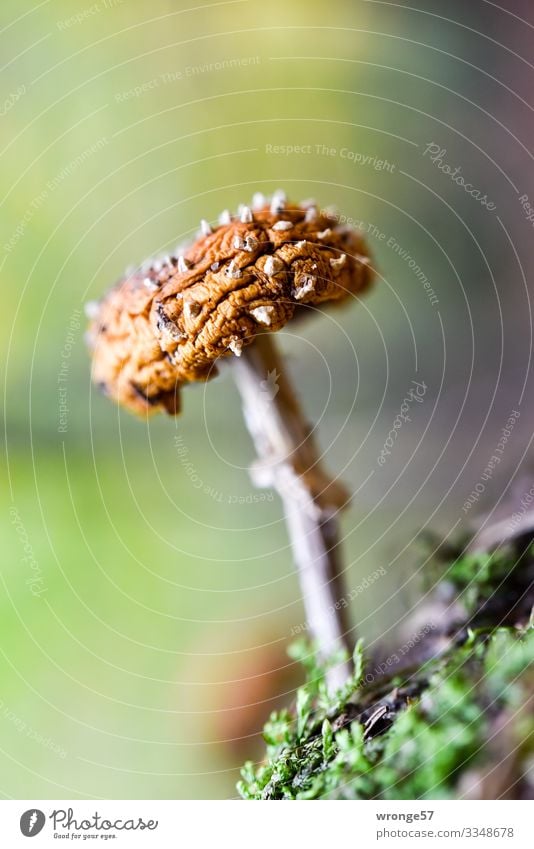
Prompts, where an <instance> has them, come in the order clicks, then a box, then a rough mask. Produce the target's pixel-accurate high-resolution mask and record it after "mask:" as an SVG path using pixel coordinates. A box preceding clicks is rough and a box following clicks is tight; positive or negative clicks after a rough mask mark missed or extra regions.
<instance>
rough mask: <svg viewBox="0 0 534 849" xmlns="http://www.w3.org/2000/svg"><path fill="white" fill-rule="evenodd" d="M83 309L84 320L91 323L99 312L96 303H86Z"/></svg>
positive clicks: (98, 305)
mask: <svg viewBox="0 0 534 849" xmlns="http://www.w3.org/2000/svg"><path fill="white" fill-rule="evenodd" d="M83 309H84V312H85V316H86V318H89V319H91V321H92V320H93V319H95V318H96V317H97V315H98V313H99V312H100V304H99V303H98V301H87V303H86V304H85V306H84V308H83Z"/></svg>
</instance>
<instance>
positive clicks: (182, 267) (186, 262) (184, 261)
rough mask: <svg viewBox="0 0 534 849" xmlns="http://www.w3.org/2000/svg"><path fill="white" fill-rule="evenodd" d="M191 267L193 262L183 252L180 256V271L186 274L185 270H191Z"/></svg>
mask: <svg viewBox="0 0 534 849" xmlns="http://www.w3.org/2000/svg"><path fill="white" fill-rule="evenodd" d="M190 268H191V263H190V262H189V260H188V259H186V258H185V256H184V255H183V254H180V256H179V257H178V271H179V272H180V273H181V274H185V272H186V271H189V269H190Z"/></svg>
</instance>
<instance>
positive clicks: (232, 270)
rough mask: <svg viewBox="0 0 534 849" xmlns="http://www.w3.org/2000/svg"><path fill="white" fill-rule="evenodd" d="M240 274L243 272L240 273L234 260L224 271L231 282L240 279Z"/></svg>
mask: <svg viewBox="0 0 534 849" xmlns="http://www.w3.org/2000/svg"><path fill="white" fill-rule="evenodd" d="M242 273H243V272H242V271H241V269H240V268H239V266H238V265H237V263H236V261H235V260H232V261H231V263H230V265H229V266H228V268H227V269H226V274H227V275H228V277H231V278H232V279H233V280H237V279H238V278H239V277H241V275H242Z"/></svg>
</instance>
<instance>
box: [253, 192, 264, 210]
mask: <svg viewBox="0 0 534 849" xmlns="http://www.w3.org/2000/svg"><path fill="white" fill-rule="evenodd" d="M266 203H267V198H266V197H265V195H264V194H263V192H254V194H253V195H252V209H263V207H264V206H265V204H266Z"/></svg>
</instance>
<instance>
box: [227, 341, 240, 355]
mask: <svg viewBox="0 0 534 849" xmlns="http://www.w3.org/2000/svg"><path fill="white" fill-rule="evenodd" d="M228 347H229V349H230V351H231V352H232V354H235V356H236V357H240V356H241V354H242V353H243V342H242V341H241V339H238V338H237V337H235V338H234V339H232V341H231V342H229V344H228Z"/></svg>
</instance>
